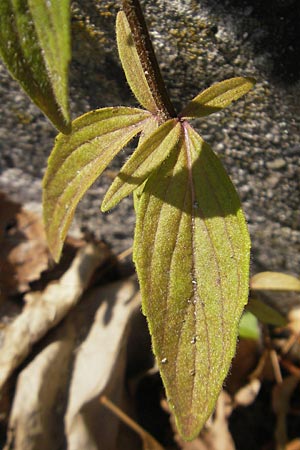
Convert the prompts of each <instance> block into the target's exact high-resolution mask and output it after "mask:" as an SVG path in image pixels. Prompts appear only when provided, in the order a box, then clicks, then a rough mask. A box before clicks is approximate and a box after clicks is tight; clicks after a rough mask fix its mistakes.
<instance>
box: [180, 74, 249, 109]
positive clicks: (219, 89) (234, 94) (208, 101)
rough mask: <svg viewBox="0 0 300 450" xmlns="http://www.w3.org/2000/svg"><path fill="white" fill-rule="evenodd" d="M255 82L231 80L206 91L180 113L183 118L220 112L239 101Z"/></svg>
mask: <svg viewBox="0 0 300 450" xmlns="http://www.w3.org/2000/svg"><path fill="white" fill-rule="evenodd" d="M254 84H255V80H254V79H253V78H247V77H236V78H230V79H229V80H225V81H221V82H220V83H216V84H214V85H213V86H210V87H209V88H208V89H205V90H204V91H203V92H201V93H200V94H199V95H197V96H196V97H195V98H193V100H191V101H190V102H189V103H188V104H187V106H186V107H185V108H184V109H183V111H182V112H181V113H180V116H181V117H204V116H208V115H209V114H212V113H214V112H217V111H220V110H221V109H223V108H226V106H229V105H230V104H231V103H232V102H233V101H235V100H238V99H239V98H240V97H242V96H243V95H245V94H247V92H248V91H250V89H251V88H252V87H253V86H254Z"/></svg>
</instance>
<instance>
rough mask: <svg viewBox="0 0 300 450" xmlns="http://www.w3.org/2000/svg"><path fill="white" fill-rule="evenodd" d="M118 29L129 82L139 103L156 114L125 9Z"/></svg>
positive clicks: (119, 19)
mask: <svg viewBox="0 0 300 450" xmlns="http://www.w3.org/2000/svg"><path fill="white" fill-rule="evenodd" d="M116 30H117V44H118V50H119V56H120V60H121V62H122V66H123V70H124V72H125V75H126V79H127V81H128V84H129V86H130V88H131V90H132V92H133V94H134V95H135V97H136V99H137V100H138V101H139V103H140V104H141V105H142V106H144V108H146V109H147V110H148V111H150V112H152V113H153V114H156V113H157V106H156V102H155V100H154V98H153V94H152V92H151V89H150V88H149V85H148V83H147V80H146V77H145V73H144V70H143V67H142V65H141V62H140V58H139V56H138V53H137V51H136V48H135V45H134V42H133V38H132V35H131V31H130V27H129V24H128V21H127V19H126V15H125V13H124V12H123V11H120V12H119V13H118V15H117V23H116Z"/></svg>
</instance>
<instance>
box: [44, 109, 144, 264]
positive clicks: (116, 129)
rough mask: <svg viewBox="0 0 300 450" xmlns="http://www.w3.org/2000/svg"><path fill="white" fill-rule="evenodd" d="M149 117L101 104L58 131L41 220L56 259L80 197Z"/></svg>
mask: <svg viewBox="0 0 300 450" xmlns="http://www.w3.org/2000/svg"><path fill="white" fill-rule="evenodd" d="M148 117H149V113H147V112H146V111H142V110H140V109H136V108H126V107H121V106H120V107H115V108H103V109H100V110H97V111H92V112H90V113H87V114H84V115H83V116H81V117H79V118H78V119H76V120H74V122H73V124H72V133H71V134H69V135H63V134H59V135H58V137H57V139H56V143H55V147H54V149H53V151H52V153H51V155H50V158H49V161H48V168H47V171H46V174H45V178H44V182H43V187H44V190H43V209H44V221H45V227H46V233H47V238H48V244H49V247H50V249H51V252H52V255H53V257H54V259H55V260H56V261H57V260H58V259H59V257H60V254H61V249H62V245H63V242H64V239H65V237H66V234H67V231H68V228H69V226H70V223H71V221H72V218H73V216H74V212H75V208H76V206H77V204H78V202H79V200H80V199H81V197H82V196H83V194H84V193H85V192H86V190H87V189H88V188H89V187H90V186H91V185H92V183H93V182H94V181H95V180H96V179H97V178H98V177H99V175H100V174H101V173H102V172H103V170H104V169H105V168H106V167H107V165H108V164H109V163H110V161H111V160H112V159H113V158H114V156H115V155H116V154H117V153H118V152H119V151H120V150H121V149H122V148H123V147H124V146H125V145H126V144H127V143H128V142H129V141H130V140H131V139H132V138H133V137H134V136H135V135H136V134H138V133H139V132H140V131H141V130H142V129H143V124H144V122H145V121H146V120H147V118H148Z"/></svg>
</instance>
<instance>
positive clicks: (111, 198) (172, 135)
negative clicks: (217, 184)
mask: <svg viewBox="0 0 300 450" xmlns="http://www.w3.org/2000/svg"><path fill="white" fill-rule="evenodd" d="M180 131H181V126H180V123H179V122H178V120H176V119H171V120H168V121H167V122H165V123H164V124H163V125H161V126H160V127H159V128H158V129H157V130H156V131H155V132H154V133H153V134H151V135H150V136H149V137H148V139H146V140H145V141H144V142H143V143H142V144H141V145H139V146H138V148H137V149H136V150H135V152H134V153H133V155H132V156H131V158H130V159H129V160H128V161H127V163H126V164H125V165H124V166H123V167H122V169H121V170H120V172H119V174H118V176H117V177H116V179H115V180H114V182H113V184H112V185H111V186H110V188H109V190H108V192H107V193H106V195H105V197H104V200H103V203H102V206H101V209H102V211H107V210H109V209H111V208H113V207H114V206H115V205H116V204H118V203H119V202H120V201H121V200H122V198H124V197H126V196H127V195H129V194H131V192H132V191H134V189H136V188H137V187H138V186H140V185H141V184H142V183H143V182H144V181H145V180H146V179H147V178H148V177H149V175H150V174H151V173H152V172H153V171H154V170H155V169H156V168H157V167H158V166H160V164H161V163H162V162H163V161H164V160H165V159H166V158H167V157H168V155H169V154H170V152H171V151H172V149H173V148H174V147H175V146H176V144H177V143H178V139H179V136H180Z"/></svg>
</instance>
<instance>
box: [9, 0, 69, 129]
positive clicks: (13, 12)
mask: <svg viewBox="0 0 300 450" xmlns="http://www.w3.org/2000/svg"><path fill="white" fill-rule="evenodd" d="M34 22H35V19H34V17H33V16H32V14H31V11H30V9H29V7H28V2H27V1H23V0H1V2H0V54H1V57H2V59H3V61H4V62H5V64H6V66H7V68H8V70H9V71H10V73H11V75H12V76H13V77H14V78H15V79H16V80H17V81H18V82H19V83H20V84H21V86H22V88H23V89H24V90H25V92H26V93H27V94H28V95H29V97H30V98H31V99H32V100H33V101H34V102H35V104H36V105H37V106H38V107H39V108H40V109H41V110H42V111H43V112H44V113H45V114H46V115H47V116H48V118H49V119H50V120H51V121H52V122H53V124H54V125H55V126H56V127H57V128H58V129H59V130H60V131H62V132H64V133H67V132H69V131H70V123H69V116H68V113H67V109H66V106H65V103H66V101H65V100H64V101H63V103H62V104H60V103H59V102H60V101H61V98H60V96H58V97H56V93H55V89H54V87H53V85H52V79H51V76H50V75H49V74H48V70H47V67H46V64H45V61H44V58H43V50H42V49H41V47H40V45H39V40H38V36H37V33H36V30H35V26H34ZM52 31H53V30H52ZM44 32H46V29H45V30H44ZM47 33H50V34H51V32H50V31H49V30H47ZM65 34H66V32H65V33H64V35H65ZM63 41H64V42H65V40H63ZM67 54H68V50H67V48H66V50H65V51H64V56H63V59H64V60H66V59H67V58H68V56H67ZM55 56H56V57H57V58H58V55H55Z"/></svg>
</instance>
